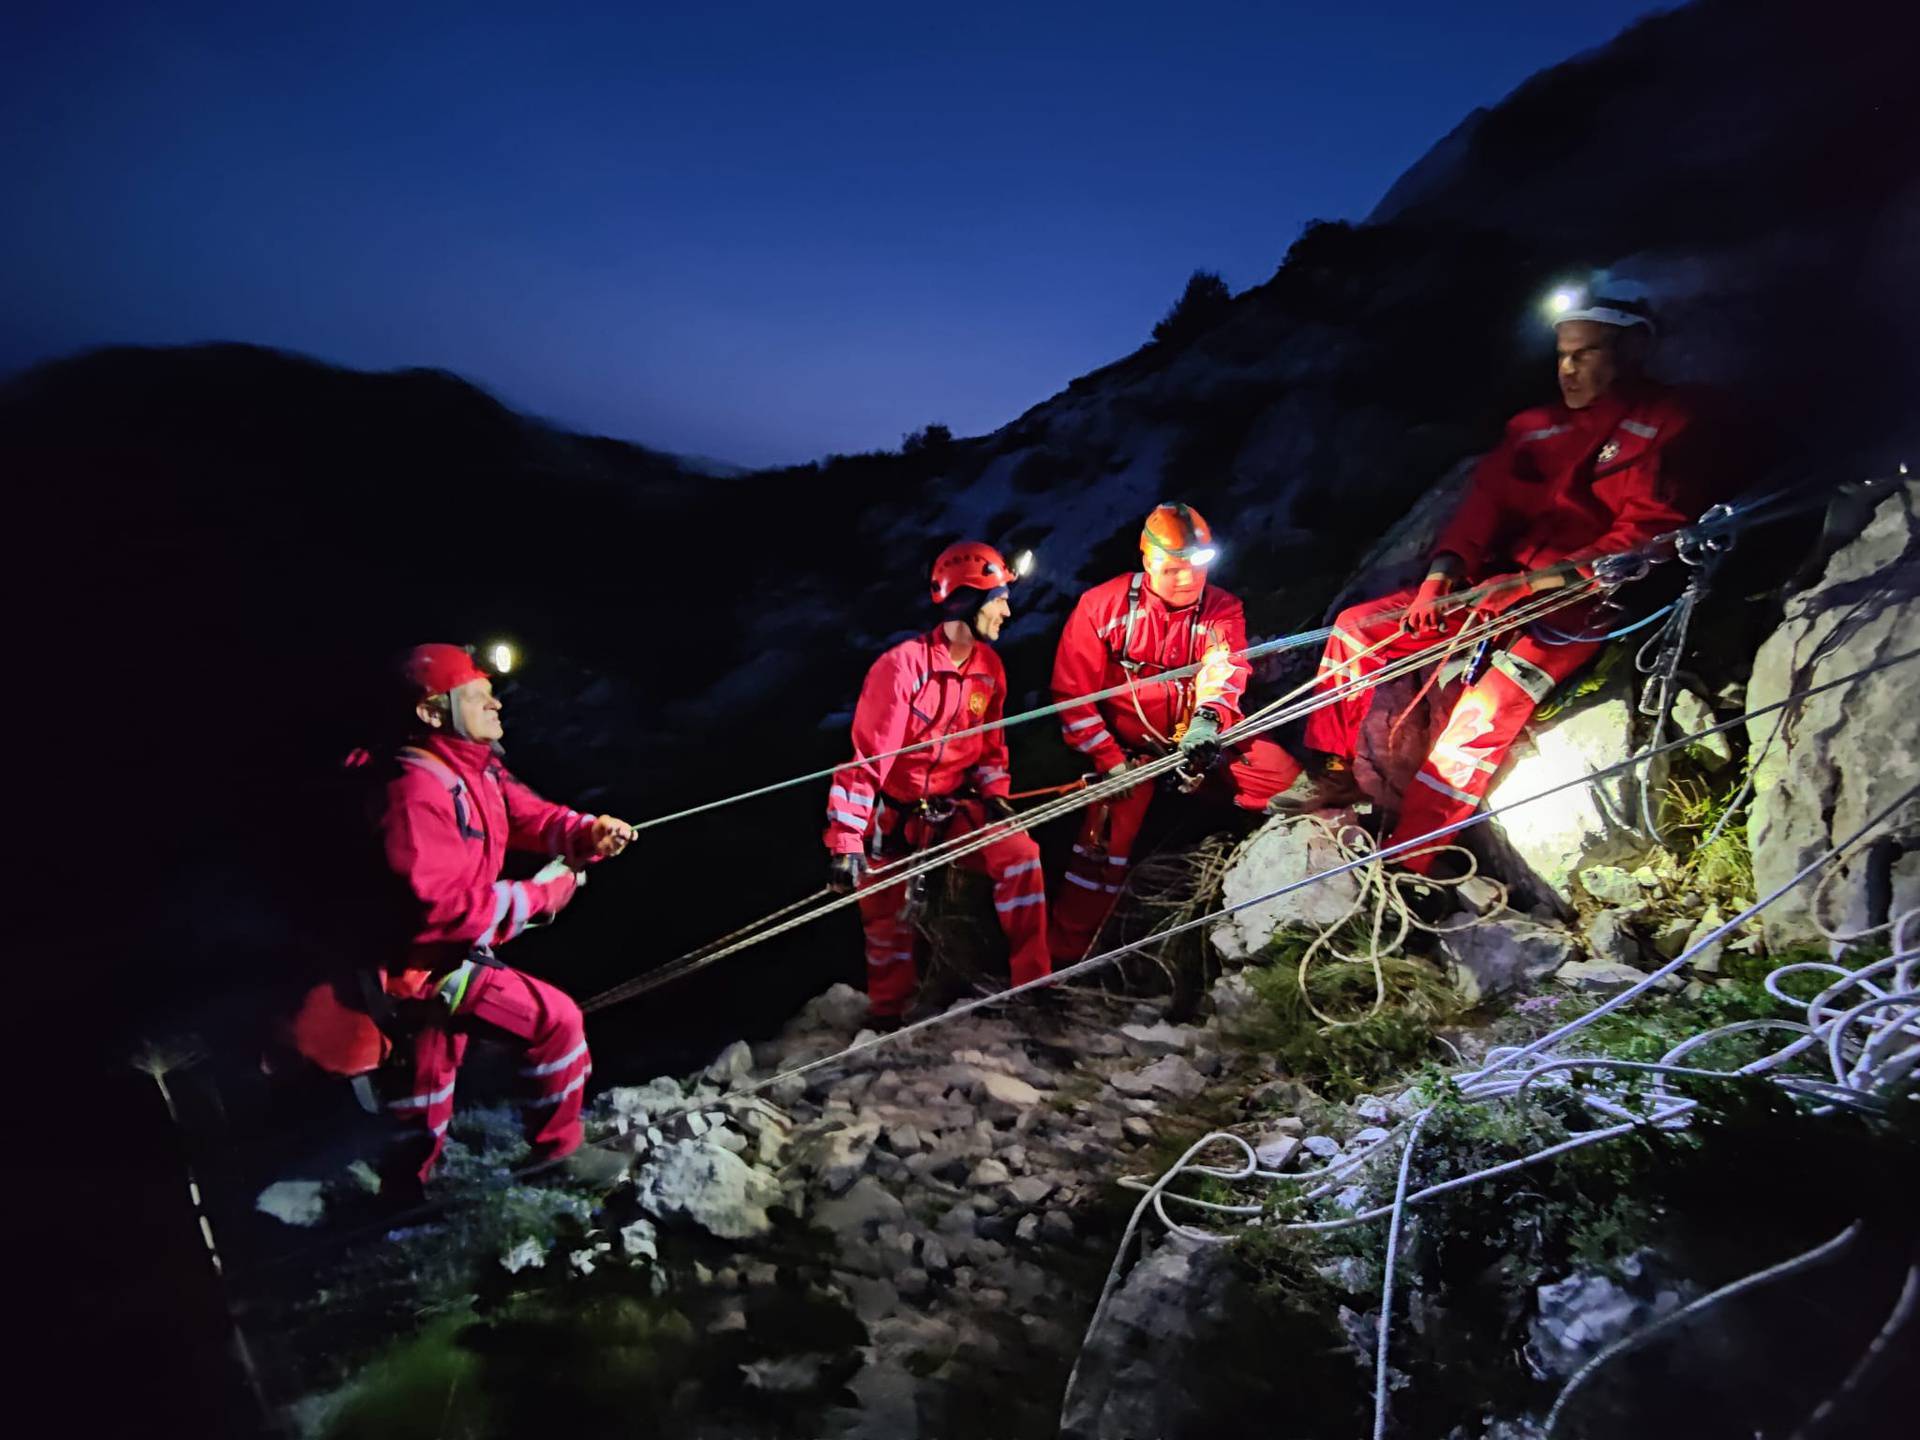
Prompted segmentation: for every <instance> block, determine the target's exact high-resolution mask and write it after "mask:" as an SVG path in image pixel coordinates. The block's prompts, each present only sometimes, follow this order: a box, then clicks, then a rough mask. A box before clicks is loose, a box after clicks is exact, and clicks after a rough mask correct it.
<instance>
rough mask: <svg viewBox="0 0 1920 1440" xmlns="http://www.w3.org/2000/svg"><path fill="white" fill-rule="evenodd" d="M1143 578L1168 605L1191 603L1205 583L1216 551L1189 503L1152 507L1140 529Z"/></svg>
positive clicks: (1203, 522) (1207, 529)
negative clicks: (1143, 567) (1144, 568)
mask: <svg viewBox="0 0 1920 1440" xmlns="http://www.w3.org/2000/svg"><path fill="white" fill-rule="evenodd" d="M1140 553H1141V554H1142V555H1143V556H1145V557H1146V561H1145V566H1146V572H1147V581H1148V584H1149V587H1150V588H1151V589H1152V591H1153V593H1154V594H1156V595H1158V596H1159V597H1160V598H1161V599H1162V600H1164V601H1166V602H1167V603H1168V604H1169V605H1174V606H1185V605H1191V604H1192V603H1193V602H1194V601H1195V600H1198V599H1199V598H1200V592H1201V591H1202V590H1204V589H1205V588H1206V585H1207V566H1209V565H1211V564H1212V563H1213V559H1214V556H1215V555H1216V554H1217V553H1218V552H1217V551H1216V550H1215V549H1214V544H1213V530H1212V528H1211V527H1210V526H1209V525H1208V524H1207V522H1206V520H1205V519H1204V518H1202V516H1201V514H1200V512H1199V511H1198V510H1195V509H1194V508H1193V507H1192V506H1191V505H1176V504H1165V505H1156V506H1154V507H1153V513H1152V514H1150V515H1148V516H1147V523H1146V525H1145V526H1143V527H1142V528H1141V531H1140Z"/></svg>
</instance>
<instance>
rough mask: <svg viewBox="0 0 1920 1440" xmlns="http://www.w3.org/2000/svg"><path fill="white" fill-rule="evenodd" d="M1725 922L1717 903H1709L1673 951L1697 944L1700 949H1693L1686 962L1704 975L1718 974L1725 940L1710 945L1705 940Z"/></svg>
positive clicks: (1681, 950)
mask: <svg viewBox="0 0 1920 1440" xmlns="http://www.w3.org/2000/svg"><path fill="white" fill-rule="evenodd" d="M1763 913H1764V912H1763ZM1726 923H1727V917H1726V916H1724V915H1722V914H1721V913H1720V907H1719V906H1718V905H1709V906H1708V907H1707V910H1706V913H1705V914H1704V915H1702V916H1701V917H1700V923H1699V924H1697V925H1695V926H1694V927H1693V928H1692V929H1691V930H1689V931H1688V932H1687V938H1686V941H1685V943H1683V944H1682V945H1681V947H1680V949H1678V950H1675V951H1674V952H1673V953H1674V954H1675V955H1679V954H1681V953H1682V952H1683V951H1686V950H1693V947H1694V946H1696V945H1698V946H1700V949H1698V950H1694V953H1693V958H1692V959H1690V960H1688V961H1687V964H1688V965H1690V966H1692V967H1693V968H1694V969H1695V970H1698V971H1700V972H1701V973H1702V974H1705V975H1715V974H1718V973H1719V971H1720V957H1721V955H1722V954H1723V953H1725V950H1726V942H1725V941H1723V940H1716V941H1714V942H1713V943H1712V944H1711V945H1708V944H1706V943H1705V942H1706V938H1707V937H1708V936H1709V935H1711V934H1712V933H1713V932H1714V931H1716V930H1718V929H1719V928H1720V927H1721V926H1722V925H1724V924H1726Z"/></svg>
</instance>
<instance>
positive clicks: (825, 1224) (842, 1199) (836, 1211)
mask: <svg viewBox="0 0 1920 1440" xmlns="http://www.w3.org/2000/svg"><path fill="white" fill-rule="evenodd" d="M906 1217H907V1210H906V1206H904V1205H902V1204H901V1203H900V1201H899V1199H898V1198H896V1197H895V1196H894V1194H893V1192H891V1191H890V1190H888V1189H887V1187H886V1186H884V1185H882V1184H881V1183H880V1182H879V1181H878V1180H876V1179H874V1178H873V1176H871V1175H862V1176H861V1177H860V1178H859V1179H858V1180H856V1181H854V1182H853V1184H852V1186H851V1187H850V1188H849V1189H848V1190H847V1192H846V1194H844V1195H838V1196H835V1197H834V1198H832V1199H830V1200H825V1201H822V1202H821V1203H820V1205H819V1206H817V1207H816V1208H815V1210H814V1212H813V1223H814V1224H816V1225H818V1226H820V1227H822V1228H823V1229H827V1230H831V1231H832V1232H833V1233H834V1234H835V1235H839V1236H842V1237H847V1236H856V1235H861V1234H864V1233H865V1232H866V1231H868V1230H871V1229H874V1228H875V1227H877V1226H880V1225H884V1224H891V1225H898V1224H900V1223H902V1222H903V1221H904V1220H905V1219H906Z"/></svg>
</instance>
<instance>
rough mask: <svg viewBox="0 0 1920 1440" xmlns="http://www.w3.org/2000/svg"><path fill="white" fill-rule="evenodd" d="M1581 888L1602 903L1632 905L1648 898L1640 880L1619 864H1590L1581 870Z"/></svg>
mask: <svg viewBox="0 0 1920 1440" xmlns="http://www.w3.org/2000/svg"><path fill="white" fill-rule="evenodd" d="M1580 888H1581V889H1583V890H1585V891H1586V892H1587V894H1589V895H1591V896H1592V897H1593V898H1594V899H1596V900H1598V901H1599V902H1600V903H1601V904H1602V905H1618V906H1631V905H1638V904H1640V903H1641V901H1643V900H1645V899H1646V892H1645V891H1643V890H1642V889H1641V887H1640V882H1639V881H1638V880H1636V879H1634V877H1633V875H1632V873H1631V872H1629V871H1627V870H1623V869H1621V867H1620V866H1618V865H1589V866H1588V867H1587V868H1586V869H1585V870H1582V871H1581V872H1580Z"/></svg>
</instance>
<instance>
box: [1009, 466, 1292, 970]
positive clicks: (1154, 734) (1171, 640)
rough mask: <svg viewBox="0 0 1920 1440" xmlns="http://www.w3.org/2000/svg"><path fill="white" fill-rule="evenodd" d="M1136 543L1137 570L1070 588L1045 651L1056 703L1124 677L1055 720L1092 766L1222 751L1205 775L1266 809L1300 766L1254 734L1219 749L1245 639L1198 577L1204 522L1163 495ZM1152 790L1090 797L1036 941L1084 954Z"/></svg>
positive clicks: (1239, 799)
mask: <svg viewBox="0 0 1920 1440" xmlns="http://www.w3.org/2000/svg"><path fill="white" fill-rule="evenodd" d="M1140 554H1141V568H1140V569H1138V570H1135V571H1133V572H1132V573H1131V574H1127V575H1116V576H1115V577H1114V578H1113V579H1111V580H1108V581H1105V582H1104V583H1102V584H1099V585H1096V586H1094V587H1093V589H1091V590H1089V591H1087V593H1086V594H1084V595H1082V596H1081V597H1080V600H1079V603H1077V604H1076V605H1075V606H1074V607H1073V614H1072V615H1070V616H1069V617H1068V618H1067V624H1066V628H1065V629H1064V630H1062V631H1061V632H1060V644H1059V648H1058V649H1057V650H1056V651H1055V652H1054V660H1053V697H1054V700H1055V701H1056V702H1064V701H1067V700H1070V699H1072V698H1074V697H1076V696H1080V695H1091V694H1095V693H1097V692H1098V691H1101V690H1111V689H1115V688H1118V687H1120V686H1123V685H1124V686H1126V687H1127V693H1126V694H1124V695H1119V696H1114V697H1111V698H1109V699H1106V700H1101V701H1097V702H1089V703H1087V704H1082V705H1070V706H1068V707H1067V708H1066V709H1064V710H1062V711H1061V712H1060V729H1061V733H1062V735H1063V736H1064V737H1065V738H1066V742H1067V744H1068V745H1070V746H1072V747H1073V748H1074V749H1075V750H1077V751H1079V752H1080V753H1081V754H1082V755H1084V756H1086V757H1087V758H1088V759H1089V760H1091V761H1092V762H1093V765H1094V768H1095V769H1096V770H1098V771H1099V772H1100V773H1101V774H1102V775H1119V774H1122V773H1124V772H1125V771H1126V770H1127V768H1128V767H1129V766H1131V765H1134V764H1137V763H1139V762H1140V761H1143V760H1146V759H1150V758H1152V757H1155V756H1159V755H1166V754H1169V753H1171V752H1172V751H1173V750H1175V749H1179V750H1182V751H1185V752H1186V754H1187V756H1188V757H1189V761H1190V764H1191V766H1192V770H1193V772H1194V773H1195V774H1198V773H1201V772H1205V771H1207V770H1208V768H1209V767H1210V766H1211V765H1212V764H1213V761H1214V760H1215V759H1216V758H1218V759H1222V760H1224V761H1225V762H1226V763H1225V764H1223V765H1221V766H1220V767H1219V768H1218V769H1217V770H1214V771H1213V772H1212V776H1211V777H1210V779H1212V780H1213V783H1218V784H1221V785H1223V786H1224V788H1225V789H1226V790H1227V791H1228V792H1229V793H1231V795H1232V797H1233V800H1234V803H1235V804H1236V805H1239V806H1240V807H1241V808H1242V809H1246V810H1254V811H1259V810H1264V809H1265V808H1266V806H1267V802H1268V801H1269V800H1271V799H1272V798H1273V797H1274V796H1276V795H1278V794H1279V793H1280V792H1281V791H1283V790H1285V789H1286V788H1287V787H1288V786H1289V785H1291V784H1292V783H1293V781H1294V780H1295V779H1296V778H1297V777H1298V775H1299V773H1300V767H1299V765H1298V764H1297V763H1296V762H1295V761H1294V759H1293V757H1292V756H1291V755H1289V754H1287V752H1286V751H1285V750H1283V749H1282V748H1281V747H1280V746H1279V745H1278V744H1277V743H1275V742H1274V741H1273V740H1270V739H1268V738H1266V737H1265V736H1255V737H1254V738H1253V739H1251V740H1246V741H1239V742H1235V743H1231V744H1229V745H1227V746H1226V748H1225V752H1224V754H1222V753H1221V746H1220V743H1219V735H1220V732H1221V731H1222V730H1224V729H1226V728H1227V727H1229V726H1231V725H1233V724H1234V723H1236V722H1237V721H1238V720H1239V719H1240V697H1241V695H1242V693H1243V692H1244V691H1245V690H1246V688H1247V678H1248V676H1249V674H1250V673H1251V667H1250V666H1249V665H1248V664H1247V662H1246V661H1245V660H1244V659H1242V658H1241V656H1240V652H1241V651H1242V650H1244V649H1246V648H1247V616H1246V611H1245V609H1244V608H1242V606H1241V604H1240V601H1239V598H1238V597H1237V596H1235V595H1233V594H1231V593H1230V592H1228V591H1226V590H1222V589H1221V588H1220V587H1219V586H1217V585H1209V584H1208V583H1207V571H1208V567H1209V566H1210V565H1211V564H1212V563H1213V559H1214V543H1213V531H1212V530H1211V529H1210V528H1209V527H1208V525H1207V522H1206V520H1205V519H1204V518H1202V516H1201V514H1200V512H1199V511H1197V510H1195V509H1194V508H1193V507H1192V506H1190V505H1177V504H1168V505H1160V506H1158V507H1156V508H1155V509H1154V510H1153V512H1152V513H1151V514H1150V515H1148V516H1147V520H1146V524H1145V526H1144V527H1143V528H1142V529H1141V531H1140ZM1192 665H1199V666H1200V669H1199V671H1198V672H1197V673H1195V674H1192V675H1189V676H1186V677H1184V678H1182V679H1177V680H1156V679H1155V677H1156V676H1158V675H1160V674H1162V673H1163V672H1165V671H1168V670H1180V669H1185V668H1187V667H1189V666H1192ZM1215 777H1217V778H1215ZM1153 794H1154V787H1153V786H1152V785H1151V784H1145V785H1136V786H1134V787H1133V789H1131V790H1128V791H1124V792H1123V793H1121V794H1120V795H1118V796H1116V797H1114V798H1113V799H1111V800H1107V801H1104V802H1101V803H1099V804H1095V805H1091V806H1089V807H1088V808H1087V812H1086V818H1085V820H1084V821H1083V822H1082V824H1081V827H1080V834H1079V837H1078V838H1077V839H1076V840H1075V841H1074V846H1073V858H1072V859H1071V860H1070V861H1069V862H1068V865H1067V873H1066V875H1065V876H1064V877H1063V878H1062V880H1061V884H1060V889H1059V892H1058V893H1057V894H1056V895H1055V896H1054V900H1053V923H1052V926H1051V928H1050V929H1049V931H1048V933H1047V945H1048V948H1049V949H1050V950H1051V951H1052V952H1053V958H1054V961H1055V963H1057V964H1069V963H1071V962H1073V961H1076V960H1079V959H1081V958H1082V957H1083V956H1085V954H1086V953H1087V948H1088V946H1090V945H1091V944H1092V943H1093V939H1094V936H1095V935H1096V934H1097V933H1098V932H1099V929H1100V925H1101V923H1102V922H1103V921H1104V920H1105V919H1106V916H1107V912H1108V911H1109V910H1111V909H1112V908H1113V905H1114V901H1115V900H1116V899H1117V898H1118V896H1119V894H1120V889H1121V886H1122V884H1123V883H1124V882H1125V880H1126V877H1127V871H1128V869H1129V867H1130V865H1131V863H1132V859H1133V846H1134V841H1135V839H1136V838H1137V837H1138V836H1139V833H1140V827H1141V825H1142V824H1143V823H1144V822H1145V820H1146V818H1147V809H1148V807H1149V806H1150V805H1152V803H1153Z"/></svg>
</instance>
